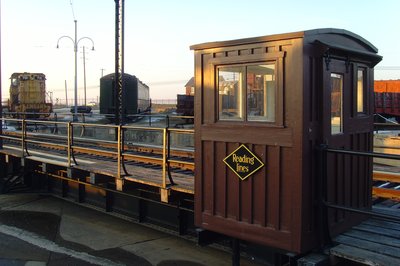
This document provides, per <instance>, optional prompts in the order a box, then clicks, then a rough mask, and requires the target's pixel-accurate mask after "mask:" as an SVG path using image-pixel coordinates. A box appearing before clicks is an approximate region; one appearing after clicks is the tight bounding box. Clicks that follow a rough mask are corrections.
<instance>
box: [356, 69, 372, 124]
mask: <svg viewBox="0 0 400 266" xmlns="http://www.w3.org/2000/svg"><path fill="white" fill-rule="evenodd" d="M360 70H361V71H362V73H363V77H362V82H363V88H362V91H363V95H362V96H363V111H362V112H359V111H358V71H360ZM353 77H354V79H353V80H354V85H353V88H354V90H353V117H363V116H366V115H368V113H369V104H368V100H369V97H368V88H367V87H368V86H367V85H368V67H367V66H365V65H362V64H355V67H354V72H353Z"/></svg>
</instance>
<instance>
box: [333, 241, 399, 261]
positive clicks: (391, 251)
mask: <svg viewBox="0 0 400 266" xmlns="http://www.w3.org/2000/svg"><path fill="white" fill-rule="evenodd" d="M335 242H338V243H340V244H344V245H347V246H352V247H356V248H360V249H363V250H368V251H371V252H374V253H377V254H382V255H386V256H391V257H394V258H398V259H400V247H392V246H387V245H382V244H381V243H375V242H371V241H367V240H363V239H359V238H354V237H349V236H346V235H339V236H338V237H336V238H335ZM399 265H400V264H399Z"/></svg>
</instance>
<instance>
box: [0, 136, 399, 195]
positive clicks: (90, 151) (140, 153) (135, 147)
mask: <svg viewBox="0 0 400 266" xmlns="http://www.w3.org/2000/svg"><path fill="white" fill-rule="evenodd" d="M3 135H5V136H7V137H8V138H7V139H6V140H5V143H6V144H7V145H12V146H13V147H21V145H22V144H21V141H22V136H21V132H20V131H4V132H3ZM25 141H26V150H27V151H28V152H29V150H36V149H37V150H42V151H43V150H46V149H50V150H56V151H58V152H59V153H60V154H61V155H63V156H67V150H66V148H65V147H64V146H63V144H65V143H66V142H67V136H66V135H59V134H43V133H34V132H29V137H28V138H25ZM71 148H72V151H73V154H74V155H77V156H79V158H81V159H91V158H99V157H101V158H102V160H111V161H113V162H114V161H115V162H116V160H117V155H116V154H115V151H116V150H117V149H118V143H117V142H116V141H109V140H96V139H92V138H87V137H74V138H73V143H72V146H71ZM163 152H165V150H164V149H163V147H162V145H150V144H143V143H135V142H132V141H124V145H123V158H124V163H126V164H128V165H129V164H137V163H139V164H150V165H155V166H161V165H162V163H163V158H162V157H163ZM167 156H168V163H169V166H170V167H171V169H174V170H179V171H183V172H184V171H192V172H193V171H194V168H195V165H194V150H193V149H179V148H174V147H172V148H170V149H169V154H167ZM372 195H373V197H374V199H375V201H382V199H390V200H394V202H400V174H398V173H393V172H386V171H374V174H373V188H372Z"/></svg>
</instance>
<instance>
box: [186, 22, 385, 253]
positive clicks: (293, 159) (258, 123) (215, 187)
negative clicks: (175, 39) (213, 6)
mask: <svg viewBox="0 0 400 266" xmlns="http://www.w3.org/2000/svg"><path fill="white" fill-rule="evenodd" d="M191 49H192V50H194V52H195V55H194V56H195V69H196V71H195V73H196V76H195V91H196V97H195V104H194V106H195V114H196V115H195V165H196V167H195V224H196V225H197V226H199V227H201V228H204V229H206V230H210V231H214V232H217V233H221V234H224V235H228V236H231V237H234V238H237V239H241V240H244V241H248V242H253V243H258V244H261V245H266V246H270V247H273V248H277V249H281V250H285V251H288V252H293V253H295V254H298V253H302V252H309V251H310V250H312V249H313V248H315V247H318V246H319V245H320V244H321V241H322V239H323V236H322V235H323V231H324V230H321V226H322V225H323V223H324V222H323V221H321V220H320V219H321V218H320V217H322V216H323V213H322V212H321V211H320V210H319V209H318V208H317V206H316V205H315V202H318V196H317V195H318V193H319V192H318V191H319V190H320V189H321V188H320V187H319V183H320V182H321V178H322V177H321V176H320V172H319V170H318V169H319V168H318V165H320V164H319V163H318V161H317V158H318V157H319V156H315V154H316V153H315V152H316V150H317V148H318V147H320V145H327V146H328V147H330V148H340V149H347V150H358V151H372V148H373V147H372V145H373V142H372V137H373V110H374V107H373V67H374V66H375V65H376V64H377V63H378V62H379V61H380V60H381V56H379V55H377V49H376V48H375V47H374V46H373V45H372V44H371V43H369V42H368V41H367V40H365V39H363V38H362V37H360V36H358V35H356V34H354V33H352V32H349V31H346V30H340V29H317V30H309V31H302V32H294V33H288V34H278V35H270V36H263V37H256V38H247V39H240V40H231V41H222V42H211V43H204V44H198V45H194V46H192V47H191ZM326 163H327V165H326V169H327V174H326V175H327V177H326V182H327V183H326V184H327V197H326V199H325V200H326V201H327V202H330V203H333V204H343V205H345V206H348V207H357V208H361V209H369V208H370V207H371V195H370V190H369V189H368V188H369V187H370V186H371V178H372V161H371V160H369V159H368V158H358V157H357V158H356V159H348V158H347V159H346V157H345V156H341V155H335V154H334V155H328V158H327V161H326ZM361 219H363V217H362V216H360V215H357V214H354V213H349V212H343V211H338V210H336V209H329V211H328V216H327V220H326V221H327V222H328V224H327V230H329V232H330V235H331V236H334V235H337V234H339V233H340V232H343V231H344V230H346V229H348V228H350V227H351V226H352V225H354V224H357V223H359V222H360V220H361ZM322 220H324V219H322Z"/></svg>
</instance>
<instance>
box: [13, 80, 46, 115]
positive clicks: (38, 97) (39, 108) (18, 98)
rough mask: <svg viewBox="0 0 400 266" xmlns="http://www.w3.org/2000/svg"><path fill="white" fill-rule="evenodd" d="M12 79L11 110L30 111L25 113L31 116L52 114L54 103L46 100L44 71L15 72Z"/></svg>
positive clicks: (17, 111)
mask: <svg viewBox="0 0 400 266" xmlns="http://www.w3.org/2000/svg"><path fill="white" fill-rule="evenodd" d="M10 79H11V85H10V101H9V111H10V112H12V113H30V114H25V116H29V117H33V116H37V117H44V116H49V115H50V113H51V112H52V110H53V105H52V103H48V102H46V76H45V75H44V74H43V73H27V72H24V73H13V74H12V75H11V78H10ZM32 113H40V115H35V114H32ZM14 115H17V114H14Z"/></svg>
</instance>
